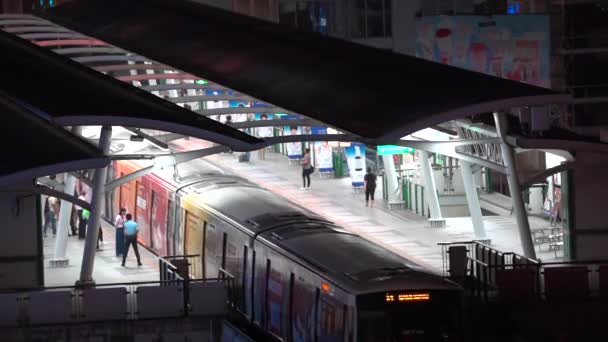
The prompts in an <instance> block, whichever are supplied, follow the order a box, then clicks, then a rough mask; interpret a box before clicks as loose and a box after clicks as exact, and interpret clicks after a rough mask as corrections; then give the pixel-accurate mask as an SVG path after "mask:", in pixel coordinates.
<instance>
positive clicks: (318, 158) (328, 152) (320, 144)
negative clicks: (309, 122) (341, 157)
mask: <svg viewBox="0 0 608 342" xmlns="http://www.w3.org/2000/svg"><path fill="white" fill-rule="evenodd" d="M310 130H311V133H312V134H327V127H321V126H313V127H311V129H310ZM314 148H315V165H316V167H317V169H318V170H319V171H320V172H330V171H333V170H334V161H333V150H332V147H331V146H330V145H329V142H327V141H316V142H315V145H314Z"/></svg>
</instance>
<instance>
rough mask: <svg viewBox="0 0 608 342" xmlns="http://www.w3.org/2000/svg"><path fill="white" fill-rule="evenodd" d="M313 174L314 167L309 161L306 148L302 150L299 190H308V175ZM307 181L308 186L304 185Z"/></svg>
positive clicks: (308, 151) (308, 153) (308, 152)
mask: <svg viewBox="0 0 608 342" xmlns="http://www.w3.org/2000/svg"><path fill="white" fill-rule="evenodd" d="M313 172H315V167H314V166H312V163H311V161H310V149H309V148H307V149H305V150H304V157H302V183H303V184H302V185H303V186H302V188H301V189H309V188H310V175H311V174H312V173H313ZM307 180H308V185H306V181H307Z"/></svg>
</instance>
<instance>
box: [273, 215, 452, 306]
mask: <svg viewBox="0 0 608 342" xmlns="http://www.w3.org/2000/svg"><path fill="white" fill-rule="evenodd" d="M304 231H305V232H306V233H304ZM263 236H264V237H265V238H266V239H269V240H270V241H272V242H273V243H276V244H278V245H280V246H281V247H283V248H284V249H286V250H288V251H289V252H291V253H293V254H295V255H297V256H299V257H300V258H302V259H304V260H306V261H307V262H309V263H310V264H312V265H314V266H315V267H317V268H319V269H320V270H321V271H322V272H323V273H325V274H327V275H329V276H331V277H332V278H333V279H335V280H337V281H338V283H340V284H342V285H343V286H347V287H348V288H350V290H351V291H353V292H355V293H357V294H364V293H373V292H379V291H390V290H400V289H403V284H404V280H407V284H408V285H407V288H408V289H452V288H456V287H455V286H453V284H451V283H450V282H447V281H445V280H444V279H443V278H441V277H439V276H437V275H434V274H431V273H428V272H427V271H425V270H424V269H423V268H422V267H420V266H419V265H417V264H415V263H413V262H411V261H410V260H407V259H405V258H403V257H401V256H398V255H396V254H394V253H392V252H391V251H388V250H386V249H384V248H382V247H380V246H378V245H376V244H374V243H372V242H370V241H368V240H365V239H364V238H362V237H360V236H359V235H355V234H351V233H347V232H344V231H341V230H339V229H334V228H331V229H330V228H327V227H325V228H322V227H301V226H300V227H297V226H296V227H292V229H284V232H281V231H272V232H268V233H266V234H263ZM337 270H339V271H337Z"/></svg>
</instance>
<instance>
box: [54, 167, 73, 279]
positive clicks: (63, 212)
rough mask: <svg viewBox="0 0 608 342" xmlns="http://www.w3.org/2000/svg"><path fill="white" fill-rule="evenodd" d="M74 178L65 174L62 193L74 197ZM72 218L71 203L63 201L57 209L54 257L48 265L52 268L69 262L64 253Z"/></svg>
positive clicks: (63, 265)
mask: <svg viewBox="0 0 608 342" xmlns="http://www.w3.org/2000/svg"><path fill="white" fill-rule="evenodd" d="M75 185H76V178H74V176H72V175H70V174H67V173H66V174H65V183H64V186H63V192H65V194H66V195H69V196H73V195H74V186H75ZM71 217H72V203H70V202H68V201H66V200H63V201H61V208H60V209H59V223H58V224H57V226H58V227H57V238H56V240H55V256H54V257H53V259H51V261H50V263H51V266H53V267H67V266H68V265H69V263H70V260H69V259H68V258H67V257H66V255H65V251H66V248H67V245H68V234H69V229H70V219H71Z"/></svg>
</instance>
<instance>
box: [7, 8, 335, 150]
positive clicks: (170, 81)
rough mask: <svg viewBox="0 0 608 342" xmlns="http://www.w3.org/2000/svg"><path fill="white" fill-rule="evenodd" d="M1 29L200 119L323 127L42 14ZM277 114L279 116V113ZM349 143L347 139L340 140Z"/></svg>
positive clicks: (14, 18)
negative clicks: (257, 116) (253, 116)
mask: <svg viewBox="0 0 608 342" xmlns="http://www.w3.org/2000/svg"><path fill="white" fill-rule="evenodd" d="M0 30H3V31H5V32H7V33H11V34H14V35H16V36H18V37H20V38H22V39H26V40H28V41H30V42H32V43H34V44H36V45H38V46H40V47H44V48H47V49H49V50H51V51H53V52H54V53H56V54H59V55H62V56H65V57H68V58H70V59H72V60H73V61H76V62H78V63H80V64H82V65H85V66H87V67H89V68H92V69H94V70H97V71H99V72H101V73H104V74H106V75H109V76H112V77H114V78H116V79H118V80H121V81H123V82H126V83H129V84H132V85H133V86H135V87H139V88H141V89H142V90H145V91H148V92H151V93H152V94H154V95H157V96H159V97H162V98H164V99H165V100H167V101H169V102H172V103H175V104H177V105H179V106H182V107H184V108H187V109H191V110H192V111H194V112H196V113H198V114H200V115H203V116H206V117H210V118H212V119H215V120H218V121H222V122H224V121H226V118H227V116H228V115H230V116H231V117H232V118H231V119H232V120H231V121H232V123H228V124H229V125H230V126H233V127H235V128H239V129H247V128H255V127H262V126H263V127H271V126H286V125H293V126H312V125H323V124H321V123H319V122H318V121H316V120H312V119H308V118H303V117H302V116H300V115H297V116H290V115H288V114H290V113H289V112H288V111H287V110H284V109H282V108H279V107H276V106H273V105H271V104H267V103H264V102H261V101H258V100H257V99H255V98H253V97H251V96H247V95H245V94H242V93H238V92H236V91H234V90H231V89H229V88H226V87H224V86H222V85H219V84H217V83H214V82H211V81H209V80H206V79H205V78H203V77H200V76H197V75H192V74H189V73H187V72H183V71H180V70H178V69H176V68H173V67H171V66H168V65H165V64H162V63H158V62H156V61H154V60H151V59H149V58H146V57H144V56H140V55H137V54H134V53H131V52H129V51H126V50H124V49H121V48H119V47H116V46H113V45H111V44H108V43H106V42H104V41H101V40H99V39H95V38H91V37H88V36H86V35H84V34H81V33H78V32H74V31H72V30H69V29H67V28H64V27H61V26H59V25H57V24H55V23H52V22H50V21H48V20H45V19H42V18H39V17H36V16H32V15H0ZM231 105H232V107H231ZM254 106H255V107H254ZM253 113H257V114H269V115H268V117H269V118H270V120H264V121H247V120H246V117H247V116H246V115H247V114H253ZM277 113H278V114H279V115H275V114H277ZM281 117H286V118H289V123H286V120H285V119H279V118H281ZM324 126H327V125H324ZM344 139H346V137H342V139H340V140H344Z"/></svg>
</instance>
